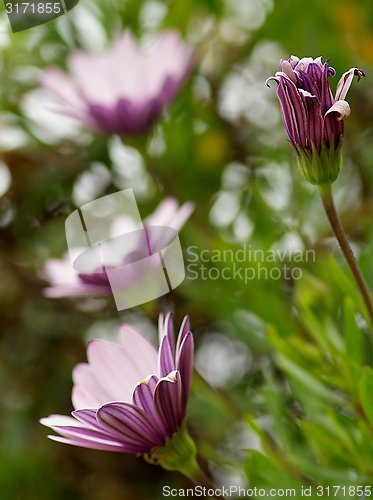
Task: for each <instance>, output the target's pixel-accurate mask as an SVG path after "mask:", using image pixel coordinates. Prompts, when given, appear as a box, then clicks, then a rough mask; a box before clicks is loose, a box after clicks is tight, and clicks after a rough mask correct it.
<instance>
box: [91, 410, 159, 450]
mask: <svg viewBox="0 0 373 500" xmlns="http://www.w3.org/2000/svg"><path fill="white" fill-rule="evenodd" d="M97 420H98V422H99V423H100V424H101V425H102V426H103V427H104V428H105V429H107V430H108V431H109V432H111V433H114V434H116V435H117V436H118V437H120V438H122V439H124V440H125V441H126V442H128V443H133V444H135V445H136V444H139V445H147V446H148V447H149V449H151V448H154V446H161V445H162V444H164V440H163V437H162V436H161V435H160V434H159V431H158V429H157V427H156V424H155V423H154V422H153V420H152V419H151V418H150V417H149V415H147V413H145V411H144V410H142V409H141V408H138V407H137V406H135V405H133V404H130V403H120V402H118V403H109V404H107V405H104V406H102V407H101V408H99V410H98V411H97Z"/></svg>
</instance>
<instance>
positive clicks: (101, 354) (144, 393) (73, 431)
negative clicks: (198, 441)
mask: <svg viewBox="0 0 373 500" xmlns="http://www.w3.org/2000/svg"><path fill="white" fill-rule="evenodd" d="M119 340H120V346H119V345H114V344H110V343H107V342H104V341H101V340H94V341H92V342H90V344H89V345H88V350H87V356H88V363H82V364H79V365H77V366H76V367H75V368H74V371H73V381H74V387H73V392H72V402H73V405H74V407H75V411H73V412H72V415H73V416H72V417H68V416H61V415H51V416H49V417H47V418H43V419H41V421H40V422H41V423H42V424H44V425H46V426H47V427H51V428H52V429H53V430H55V431H56V432H58V433H59V434H60V435H61V436H62V437H60V436H55V435H53V436H48V437H50V438H51V439H54V440H55V441H60V442H62V443H67V444H73V445H76V446H82V447H85V448H94V449H98V450H110V451H120V452H125V453H141V454H145V455H146V454H150V455H151V458H154V459H156V458H160V457H166V456H167V450H163V448H162V447H164V446H165V445H166V448H167V446H168V445H169V444H170V443H171V442H172V440H173V439H174V438H173V435H174V434H175V433H177V436H178V439H179V440H180V439H181V440H182V441H183V442H184V441H185V437H186V431H185V429H184V426H181V424H182V422H183V420H184V417H185V411H186V406H187V403H188V397H189V392H190V385H191V380H192V372H193V350H194V343H193V335H192V333H191V332H190V330H189V319H188V317H187V316H186V317H185V318H184V321H183V323H182V325H181V328H180V332H179V336H178V338H177V342H176V341H175V336H174V330H173V324H172V315H171V314H170V313H169V314H168V315H167V316H166V318H165V320H164V318H163V315H160V317H159V342H160V348H159V352H158V354H157V350H156V349H155V347H154V346H153V345H152V344H151V343H150V342H149V341H148V340H147V339H146V338H145V337H144V336H143V335H142V334H141V333H140V332H138V331H137V330H135V329H134V328H132V327H130V326H128V325H122V327H121V328H120V331H119ZM157 447H161V448H160V449H158V450H155V448H157ZM171 447H172V446H171ZM184 448H187V449H190V450H191V449H192V448H193V451H191V452H190V453H189V455H195V447H194V444H193V445H191V443H190V438H189V436H187V438H186V446H185V447H184ZM157 451H158V453H157ZM184 451H185V450H184ZM187 454H188V452H187ZM165 464H166V468H167V460H165ZM161 465H162V463H161ZM176 468H178V469H180V467H176Z"/></svg>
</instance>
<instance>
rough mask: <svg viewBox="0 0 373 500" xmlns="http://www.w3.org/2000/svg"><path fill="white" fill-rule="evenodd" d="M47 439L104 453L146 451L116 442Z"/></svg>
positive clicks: (144, 448)
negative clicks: (103, 451) (104, 451)
mask: <svg viewBox="0 0 373 500" xmlns="http://www.w3.org/2000/svg"><path fill="white" fill-rule="evenodd" d="M48 437H49V439H52V440H53V441H57V442H59V443H64V444H71V445H73V446H80V447H81V448H89V449H93V450H106V451H119V452H122V453H147V452H148V449H147V448H146V447H141V446H130V445H127V444H124V443H121V442H119V441H118V442H117V441H109V440H108V441H105V442H100V441H95V440H93V441H92V440H89V439H78V438H74V439H68V438H64V437H60V436H54V435H49V436H48Z"/></svg>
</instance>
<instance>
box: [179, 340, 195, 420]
mask: <svg viewBox="0 0 373 500" xmlns="http://www.w3.org/2000/svg"><path fill="white" fill-rule="evenodd" d="M193 357H194V340H193V335H192V332H188V333H187V335H186V336H185V337H184V340H183V343H182V344H181V348H180V352H179V355H178V358H177V360H176V370H179V372H180V375H181V385H182V398H181V411H182V413H183V415H184V414H185V410H186V406H187V404H188V399H189V393H190V386H191V383H192V376H193Z"/></svg>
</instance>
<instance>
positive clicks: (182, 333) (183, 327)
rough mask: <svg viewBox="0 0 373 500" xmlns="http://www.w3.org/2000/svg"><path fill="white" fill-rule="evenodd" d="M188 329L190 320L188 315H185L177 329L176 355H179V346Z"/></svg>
mask: <svg viewBox="0 0 373 500" xmlns="http://www.w3.org/2000/svg"><path fill="white" fill-rule="evenodd" d="M189 331H190V321H189V317H188V316H185V317H184V319H183V322H182V323H181V327H180V331H179V336H178V338H177V345H176V357H178V356H179V353H180V346H181V344H182V343H183V340H184V338H185V336H186V334H187V333H188V332H189Z"/></svg>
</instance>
